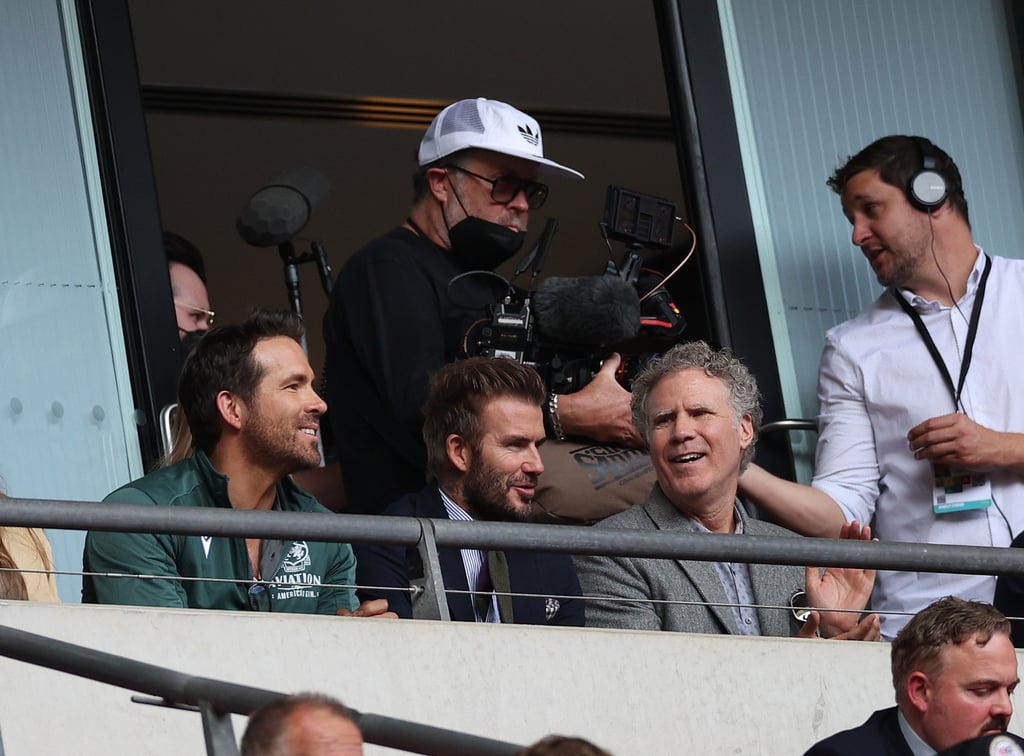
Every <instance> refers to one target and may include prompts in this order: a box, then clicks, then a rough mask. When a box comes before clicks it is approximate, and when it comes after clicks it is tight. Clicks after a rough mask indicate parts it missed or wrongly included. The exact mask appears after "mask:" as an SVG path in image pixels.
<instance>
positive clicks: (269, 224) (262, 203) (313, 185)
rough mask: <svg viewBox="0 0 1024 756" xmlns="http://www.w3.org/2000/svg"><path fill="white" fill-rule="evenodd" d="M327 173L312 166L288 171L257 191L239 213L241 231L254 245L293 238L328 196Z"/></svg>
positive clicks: (239, 228)
mask: <svg viewBox="0 0 1024 756" xmlns="http://www.w3.org/2000/svg"><path fill="white" fill-rule="evenodd" d="M330 188H331V185H330V183H329V182H328V181H327V177H326V176H324V175H323V174H322V173H320V172H319V171H314V170H313V169H311V168H293V169H292V170H289V171H285V172H284V173H282V174H281V175H280V176H278V177H277V178H275V179H274V180H273V181H271V182H270V183H269V184H267V185H266V186H265V187H263V188H262V189H260V190H259V191H257V192H256V193H255V194H254V195H252V197H250V198H249V201H248V202H247V203H245V207H243V208H242V212H241V213H239V215H238V233H240V234H241V235H242V238H243V239H245V240H246V241H247V242H248V243H249V244H251V245H252V246H254V247H272V246H274V245H277V244H284V243H285V242H288V241H291V239H292V237H294V236H295V234H297V233H299V231H301V230H302V229H303V228H304V227H305V225H306V223H307V222H308V221H309V216H310V215H312V214H313V211H314V210H316V209H317V208H318V207H320V206H321V205H322V204H323V203H324V200H325V199H326V198H327V192H328V191H330Z"/></svg>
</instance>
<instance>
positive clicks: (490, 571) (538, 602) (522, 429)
mask: <svg viewBox="0 0 1024 756" xmlns="http://www.w3.org/2000/svg"><path fill="white" fill-rule="evenodd" d="M545 399H546V393H545V389H544V384H543V382H542V381H541V379H540V376H539V375H537V373H536V371H534V370H533V369H532V368H529V367H526V366H524V365H521V364H519V363H518V362H516V361H514V360H509V359H488V358H484V357H473V358H470V359H466V360H461V361H457V362H453V363H450V364H448V365H445V366H444V367H442V368H440V369H439V370H438V371H437V372H436V373H435V374H434V376H433V378H432V379H431V383H430V392H429V396H428V398H427V403H426V405H425V407H424V409H423V414H424V423H423V440H424V441H425V442H426V447H427V466H428V468H429V470H430V473H431V474H432V475H433V477H434V478H435V481H433V482H431V483H429V484H428V485H427V487H426V488H424V489H423V490H421V491H420V492H418V493H415V494H410V495H408V496H405V497H403V498H401V499H399V500H398V501H396V502H395V503H394V504H392V505H391V506H390V507H388V508H387V509H386V510H385V511H384V512H383V514H385V515H397V516H407V517H430V518H441V519H443V518H446V517H447V518H449V519H452V520H467V521H471V520H498V521H520V522H526V521H528V520H529V519H530V515H531V510H532V504H533V497H534V493H535V492H536V488H537V479H538V477H539V476H540V474H541V473H543V472H544V464H543V463H542V462H541V458H540V454H539V452H538V449H537V447H538V446H539V445H540V444H541V443H542V442H543V440H544V419H543V413H542V409H541V407H542V405H543V403H544V401H545ZM438 557H439V559H440V562H441V573H442V575H443V577H444V584H445V587H446V588H447V589H448V590H449V592H448V595H447V603H448V609H449V613H450V614H451V617H452V619H454V620H460V621H464V622H474V621H475V622H504V623H510V622H514V623H519V624H531V625H541V624H555V625H582V624H583V620H584V609H583V599H582V598H578V597H579V596H580V584H579V581H578V580H577V578H576V573H575V571H574V569H573V565H572V559H571V558H570V557H569V556H568V555H567V554H539V553H532V552H521V551H507V552H484V551H480V550H477V549H461V550H460V549H442V550H440V552H439V554H438ZM356 560H357V575H358V582H359V585H361V586H366V587H364V588H362V589H361V590H360V591H359V593H360V595H361V596H364V597H366V598H367V599H369V598H371V597H372V598H385V597H386V598H387V599H388V600H389V606H390V608H391V610H392V611H394V612H396V613H397V614H398V616H400V617H412V616H413V607H412V601H411V599H410V590H409V589H410V585H412V582H411V580H412V579H415V578H416V577H419V575H418V574H417V573H419V572H421V571H422V568H423V565H422V563H421V562H420V560H419V559H418V552H417V551H416V550H415V549H405V548H403V547H396V546H377V545H361V546H359V547H357V548H356ZM523 594H530V595H523ZM567 597H568V598H567Z"/></svg>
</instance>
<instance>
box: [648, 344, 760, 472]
mask: <svg viewBox="0 0 1024 756" xmlns="http://www.w3.org/2000/svg"><path fill="white" fill-rule="evenodd" d="M690 368H696V369H698V370H702V371H704V374H705V375H707V376H710V377H712V378H718V379H719V380H720V381H722V383H724V384H725V388H726V392H727V393H728V395H729V404H731V405H732V411H733V415H734V416H735V420H736V422H737V423H739V422H740V420H742V419H743V416H744V415H749V416H750V422H751V425H752V426H753V428H754V440H753V441H752V442H751V444H750V446H748V447H747V448H746V449H745V450H744V452H743V458H742V460H741V461H740V470H741V471H742V470H744V469H746V467H747V465H749V464H750V461H751V460H752V459H753V458H754V446H755V445H756V443H757V433H758V431H759V430H760V428H761V420H762V417H763V413H762V411H761V395H760V392H759V391H758V388H757V379H755V378H754V374H753V373H751V372H750V370H748V369H747V366H746V365H744V364H743V363H742V362H740V360H739V359H738V358H737V357H735V356H734V355H733V354H732V353H731V352H729V351H728V350H725V349H723V350H717V349H712V348H711V347H710V346H708V344H707V343H705V342H703V341H689V342H686V343H685V344H676V345H675V346H674V347H672V348H671V349H669V350H668V351H667V352H665V353H664V354H663V355H661V356H660V357H658V358H656V359H654V360H652V361H651V362H650V363H649V364H648V365H647V366H646V367H645V368H644V369H643V370H642V371H641V372H640V374H639V375H638V376H637V377H636V379H635V380H634V381H633V400H632V407H631V409H632V412H633V425H634V426H635V427H636V429H637V431H638V432H639V433H640V435H641V436H643V438H644V441H645V442H646V443H647V445H648V446H650V444H651V418H650V408H649V407H648V406H647V400H648V398H649V397H650V394H651V391H653V390H654V387H655V386H656V385H658V383H659V382H660V381H661V380H662V379H663V378H667V377H668V376H670V375H674V374H675V373H678V372H680V371H682V370H687V369H690Z"/></svg>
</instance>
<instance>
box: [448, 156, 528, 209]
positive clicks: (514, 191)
mask: <svg viewBox="0 0 1024 756" xmlns="http://www.w3.org/2000/svg"><path fill="white" fill-rule="evenodd" d="M448 168H449V169H450V170H453V171H458V172H459V173H465V174H466V175H468V176H472V177H473V178H477V179H480V180H481V181H486V182H487V183H488V184H490V185H491V199H492V200H494V201H495V202H498V203H500V204H502V205H507V204H508V203H509V202H511V201H512V200H514V199H515V198H516V196H518V194H519V192H522V193H523V194H524V195H526V205H527V207H529V208H530V209H531V210H536V209H537V208H539V207H541V206H542V205H543V204H544V202H545V201H546V200H547V198H548V185H547V184H542V183H540V182H539V181H531V180H530V179H521V178H516V177H515V176H498V178H496V179H489V178H487V177H486V176H481V175H480V174H479V173H473V171H467V170H466V169H465V168H463V167H462V166H461V165H449V166H448Z"/></svg>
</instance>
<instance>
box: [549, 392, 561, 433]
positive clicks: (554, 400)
mask: <svg viewBox="0 0 1024 756" xmlns="http://www.w3.org/2000/svg"><path fill="white" fill-rule="evenodd" d="M548 418H549V419H550V420H551V430H553V431H554V432H555V438H556V439H557V440H558V441H565V430H563V429H562V419H561V418H560V417H559V416H558V394H556V393H554V392H552V393H550V394H548Z"/></svg>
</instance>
